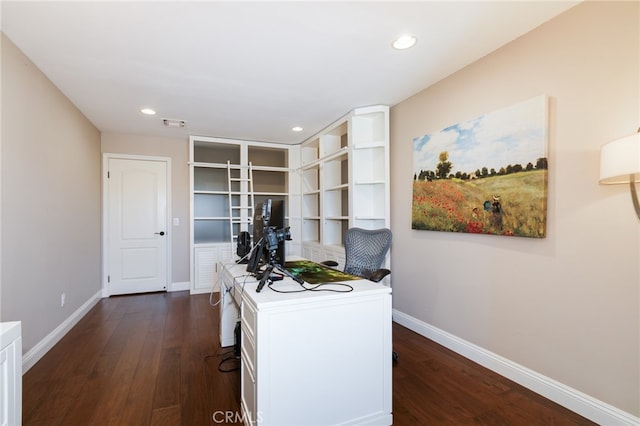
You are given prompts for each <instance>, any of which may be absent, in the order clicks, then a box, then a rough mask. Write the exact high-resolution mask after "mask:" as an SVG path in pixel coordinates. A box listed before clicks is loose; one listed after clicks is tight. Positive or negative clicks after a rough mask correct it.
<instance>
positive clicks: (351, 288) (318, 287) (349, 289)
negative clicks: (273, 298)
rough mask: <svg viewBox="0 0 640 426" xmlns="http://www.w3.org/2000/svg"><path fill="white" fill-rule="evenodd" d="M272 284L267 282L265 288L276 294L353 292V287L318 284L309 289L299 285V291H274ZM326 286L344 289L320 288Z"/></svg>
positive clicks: (343, 284)
mask: <svg viewBox="0 0 640 426" xmlns="http://www.w3.org/2000/svg"><path fill="white" fill-rule="evenodd" d="M272 284H273V283H272V282H269V283H268V284H267V286H268V287H269V288H270V289H271V290H273V291H275V292H276V293H302V292H305V291H331V292H334V293H349V292H351V291H353V287H352V286H350V285H349V284H345V283H320V284H316V285H314V286H313V287H311V288H308V287H305V286H304V284H300V286H301V287H302V289H301V290H276V289H275V288H274V287H272ZM327 285H332V286H341V287H344V289H343V290H338V289H336V288H322V286H327Z"/></svg>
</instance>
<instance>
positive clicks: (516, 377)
mask: <svg viewBox="0 0 640 426" xmlns="http://www.w3.org/2000/svg"><path fill="white" fill-rule="evenodd" d="M393 320H394V321H395V322H397V323H398V324H400V325H403V326H405V327H407V328H408V329H410V330H412V331H415V332H416V333H418V334H420V335H422V336H424V337H426V338H428V339H431V340H433V341H434V342H437V343H439V344H441V345H442V346H444V347H446V348H448V349H450V350H452V351H454V352H456V353H458V354H460V355H462V356H464V357H465V358H468V359H470V360H472V361H474V362H476V363H478V364H480V365H482V366H483V367H486V368H488V369H489V370H492V371H495V372H496V373H498V374H500V375H502V376H504V377H506V378H508V379H510V380H513V381H514V382H516V383H518V384H520V385H522V386H524V387H526V388H528V389H531V390H532V391H534V392H536V393H538V394H540V395H542V396H544V397H545V398H547V399H550V400H551V401H554V402H556V403H557V404H560V405H562V406H563V407H565V408H567V409H569V410H571V411H573V412H575V413H578V414H580V415H581V416H583V417H586V418H588V419H590V420H591V421H594V422H596V423H598V424H601V425H609V426H613V425H620V426H622V425H629V426H631V425H639V424H640V418H639V417H636V416H634V415H632V414H630V413H627V412H625V411H622V410H620V409H618V408H616V407H614V406H612V405H609V404H607V403H606V402H603V401H600V400H598V399H596V398H593V397H591V396H589V395H586V394H584V393H582V392H580V391H578V390H576V389H573V388H571V387H569V386H566V385H564V384H562V383H560V382H557V381H555V380H553V379H551V378H549V377H546V376H544V375H542V374H540V373H537V372H535V371H532V370H530V369H528V368H526V367H524V366H522V365H519V364H517V363H515V362H513V361H510V360H508V359H506V358H503V357H501V356H500V355H497V354H494V353H493V352H490V351H488V350H486V349H484V348H481V347H479V346H477V345H474V344H473V343H470V342H467V341H466V340H463V339H460V338H459V337H456V336H454V335H453V334H450V333H447V332H446V331H443V330H440V329H439V328H437V327H434V326H432V325H430V324H427V323H425V322H423V321H420V320H418V319H416V318H414V317H412V316H410V315H407V314H405V313H403V312H400V311H398V310H395V309H394V310H393Z"/></svg>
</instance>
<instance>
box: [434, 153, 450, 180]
mask: <svg viewBox="0 0 640 426" xmlns="http://www.w3.org/2000/svg"><path fill="white" fill-rule="evenodd" d="M438 160H440V162H439V163H438V165H437V166H436V172H437V175H438V177H439V178H440V179H446V177H447V175H448V174H449V172H450V171H451V169H452V168H453V164H451V162H450V161H449V153H448V152H447V151H442V152H441V153H440V155H439V156H438Z"/></svg>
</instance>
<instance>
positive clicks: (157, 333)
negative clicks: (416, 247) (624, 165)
mask: <svg viewBox="0 0 640 426" xmlns="http://www.w3.org/2000/svg"><path fill="white" fill-rule="evenodd" d="M218 315H219V312H218V308H217V307H212V306H211V305H210V304H209V295H197V296H189V294H188V292H176V293H154V294H145V295H134V296H120V297H111V298H108V299H102V300H101V301H100V302H99V303H98V304H97V305H96V306H95V307H94V308H93V309H92V310H91V311H90V312H89V313H88V314H87V315H86V316H85V317H84V318H83V319H82V320H81V321H80V322H79V323H78V324H77V325H76V326H75V327H74V328H73V329H72V330H71V331H70V332H69V333H68V334H67V335H66V336H65V337H64V338H63V339H62V340H61V341H60V342H59V343H58V344H57V345H56V346H55V347H54V348H53V349H51V351H49V353H47V354H46V355H45V356H44V357H43V358H42V359H41V360H40V361H39V362H38V363H37V364H36V365H34V366H33V367H32V368H31V369H30V370H29V371H28V372H27V373H26V374H25V375H24V377H23V424H24V425H47V426H53V425H65V426H67V425H69V426H74V425H83V426H84V425H107V424H111V425H134V426H135V425H189V426H199V425H215V424H226V425H229V424H240V423H239V420H240V418H239V416H240V414H239V410H240V402H239V397H240V396H239V395H240V372H239V371H238V370H237V367H238V365H239V363H238V361H237V360H235V359H233V357H232V354H230V353H229V348H220V347H219V339H218ZM393 342H394V350H395V351H396V352H397V353H398V355H399V358H400V360H399V362H398V363H397V364H395V365H394V367H393V418H394V424H395V425H461V424H484V425H554V424H555V425H587V424H593V423H591V422H589V421H587V420H586V419H584V418H582V417H580V416H578V415H577V414H575V413H572V412H571V411H568V410H566V409H564V408H562V407H560V406H559V405H557V404H555V403H552V402H550V401H548V400H546V399H544V398H542V397H540V396H538V395H537V394H535V393H533V392H531V391H529V390H527V389H525V388H523V387H521V386H519V385H517V384H515V383H513V382H511V381H509V380H507V379H505V378H503V377H501V376H499V375H497V374H495V373H493V372H491V371H489V370H487V369H485V368H483V367H480V366H478V365H477V364H475V363H473V362H470V361H469V360H467V359H465V358H463V357H461V356H459V355H457V354H455V353H453V352H451V351H449V350H447V349H445V348H443V347H442V346H440V345H438V344H436V343H434V342H432V341H430V340H428V339H425V338H424V337H421V336H419V335H418V334H416V333H413V332H412V331H410V330H408V329H406V328H404V327H402V326H399V325H397V324H394V325H393ZM227 358H228V359H227ZM225 360H226V361H225ZM227 370H231V371H230V372H226V371H227ZM236 413H238V414H236Z"/></svg>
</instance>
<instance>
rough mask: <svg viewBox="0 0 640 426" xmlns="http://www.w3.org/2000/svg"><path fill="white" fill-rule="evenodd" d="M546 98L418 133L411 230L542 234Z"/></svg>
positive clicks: (545, 171) (542, 236) (545, 178)
mask: <svg viewBox="0 0 640 426" xmlns="http://www.w3.org/2000/svg"><path fill="white" fill-rule="evenodd" d="M546 106H547V99H546V97H545V96H539V97H536V98H533V99H530V100H528V101H524V102H521V103H519V104H515V105H512V106H511V107H508V108H503V109H502V110H499V111H495V112H493V113H488V114H484V115H481V116H480V117H478V118H476V119H473V120H469V121H466V122H463V123H459V124H456V125H453V126H450V127H447V128H445V129H443V130H441V131H439V132H436V133H432V134H428V135H424V136H422V137H419V138H415V139H414V141H413V144H414V159H413V163H414V175H413V200H412V217H411V228H412V229H416V230H430V231H445V232H467V233H474V234H493V235H505V236H518V237H533V238H544V237H545V236H546V217H547V175H548V164H547V156H546V151H547V107H546Z"/></svg>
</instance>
